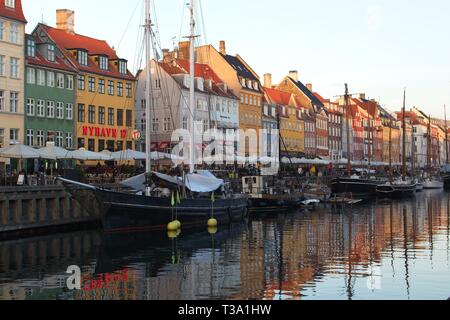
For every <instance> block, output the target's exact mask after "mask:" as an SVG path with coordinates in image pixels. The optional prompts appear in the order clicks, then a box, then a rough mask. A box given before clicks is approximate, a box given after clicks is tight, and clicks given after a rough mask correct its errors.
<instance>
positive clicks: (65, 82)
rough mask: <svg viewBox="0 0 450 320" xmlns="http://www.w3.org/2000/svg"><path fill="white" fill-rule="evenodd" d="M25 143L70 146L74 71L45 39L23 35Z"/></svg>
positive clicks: (73, 124)
mask: <svg viewBox="0 0 450 320" xmlns="http://www.w3.org/2000/svg"><path fill="white" fill-rule="evenodd" d="M25 46H26V53H25V54H26V70H25V75H26V80H25V81H26V84H25V144H26V145H28V146H36V147H43V146H45V145H46V142H54V143H55V145H56V146H58V147H63V148H67V149H73V148H74V146H75V145H74V139H75V121H74V110H75V109H74V108H75V92H76V88H75V80H76V76H77V70H76V68H75V67H73V66H72V65H71V64H70V62H69V61H68V60H67V59H65V58H64V57H63V55H62V54H61V53H60V52H59V51H58V50H56V46H55V44H54V43H52V42H51V41H49V39H48V38H40V37H39V36H38V35H37V34H35V35H27V37H26V45H25Z"/></svg>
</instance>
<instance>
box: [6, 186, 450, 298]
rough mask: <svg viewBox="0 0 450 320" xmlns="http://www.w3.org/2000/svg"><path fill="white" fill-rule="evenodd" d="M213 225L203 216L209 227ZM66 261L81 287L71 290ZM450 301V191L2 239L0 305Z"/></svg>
mask: <svg viewBox="0 0 450 320" xmlns="http://www.w3.org/2000/svg"><path fill="white" fill-rule="evenodd" d="M205 224H206V221H205ZM69 265H79V266H80V267H81V269H82V274H83V275H82V286H83V289H82V290H80V291H75V292H73V291H68V290H67V289H65V282H66V279H67V275H66V274H65V271H66V269H67V267H68V266H69ZM448 297H450V194H448V193H445V192H441V191H437V192H424V193H422V194H419V195H418V196H417V197H416V198H415V199H411V200H404V201H402V200H401V201H393V202H387V201H384V202H383V201H378V202H374V203H371V204H365V205H362V206H359V207H355V208H354V209H353V210H351V209H348V210H346V211H345V212H342V213H337V212H333V211H332V210H330V209H327V208H320V209H318V210H317V211H316V212H306V213H291V214H279V215H269V216H265V217H257V218H253V220H252V221H250V222H248V223H245V224H239V225H233V226H231V227H221V228H220V229H219V231H218V233H217V234H215V235H210V234H209V233H208V232H207V231H206V230H205V231H200V232H198V233H191V234H187V233H182V234H181V235H180V237H179V238H178V239H176V240H170V239H169V238H168V237H167V235H166V234H165V233H133V234H119V235H111V234H104V233H103V232H101V231H85V232H76V233H71V234H62V235H54V236H49V237H41V238H33V239H26V240H21V241H8V242H0V299H6V300H9V299H76V300H106V299H116V300H118V299H121V300H122V299H124V300H125V299H268V300H270V299H275V300H277V299H302V300H308V299H326V300H329V299H333V300H335V299H343V300H345V299H354V300H361V299H438V300H445V299H447V298H448Z"/></svg>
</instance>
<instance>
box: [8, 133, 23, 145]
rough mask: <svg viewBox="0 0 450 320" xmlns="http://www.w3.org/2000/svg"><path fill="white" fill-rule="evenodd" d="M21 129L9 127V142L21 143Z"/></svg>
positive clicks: (11, 143)
mask: <svg viewBox="0 0 450 320" xmlns="http://www.w3.org/2000/svg"><path fill="white" fill-rule="evenodd" d="M19 143H20V141H19V129H9V144H10V145H14V144H19Z"/></svg>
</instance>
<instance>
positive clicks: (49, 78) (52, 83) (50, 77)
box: [47, 71, 55, 87]
mask: <svg viewBox="0 0 450 320" xmlns="http://www.w3.org/2000/svg"><path fill="white" fill-rule="evenodd" d="M47 86H48V87H54V86H55V73H54V72H51V71H47Z"/></svg>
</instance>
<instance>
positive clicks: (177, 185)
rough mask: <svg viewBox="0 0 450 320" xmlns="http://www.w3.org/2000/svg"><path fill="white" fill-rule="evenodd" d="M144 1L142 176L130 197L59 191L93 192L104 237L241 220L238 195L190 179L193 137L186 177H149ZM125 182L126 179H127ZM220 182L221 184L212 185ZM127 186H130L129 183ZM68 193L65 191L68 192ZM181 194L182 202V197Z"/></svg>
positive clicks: (243, 211) (198, 177)
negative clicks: (106, 233) (179, 224)
mask: <svg viewBox="0 0 450 320" xmlns="http://www.w3.org/2000/svg"><path fill="white" fill-rule="evenodd" d="M150 8H151V6H150V0H145V31H146V63H147V65H146V88H148V89H147V90H146V101H147V104H146V106H147V112H146V116H147V131H146V132H147V135H146V144H147V148H146V154H147V163H146V174H144V175H141V176H137V177H134V178H132V179H135V181H133V184H134V185H135V186H137V187H132V190H131V191H130V192H115V191H112V190H107V189H103V188H97V187H94V186H91V185H86V184H81V183H78V182H74V181H70V180H66V179H60V180H61V181H62V182H63V183H64V184H65V185H67V186H72V190H73V192H71V194H72V195H73V196H74V197H75V198H76V195H77V192H76V189H77V188H86V189H90V190H92V191H93V192H94V194H95V196H96V198H97V200H98V201H99V203H100V204H101V207H102V209H103V213H104V218H103V226H104V228H105V229H106V230H107V231H112V232H114V231H118V232H121V231H131V230H141V229H144V230H146V229H149V228H152V229H153V228H155V229H160V228H166V226H167V224H168V223H169V222H171V221H173V220H174V218H175V217H174V213H176V218H177V219H178V220H179V221H181V222H182V223H183V227H185V226H188V227H189V226H194V225H199V224H204V225H205V226H206V224H207V221H208V219H209V218H211V217H212V216H213V217H214V218H215V219H216V220H217V221H218V222H219V223H227V222H230V221H235V220H242V219H243V218H244V217H245V216H246V215H247V209H248V208H247V207H248V199H247V196H245V195H242V194H232V193H227V192H224V191H225V190H224V184H223V181H222V180H219V179H217V178H215V177H214V176H212V174H211V175H209V176H208V175H204V174H201V173H195V172H194V169H195V166H194V163H195V162H194V146H195V141H194V139H195V138H194V135H193V134H192V133H191V148H190V173H189V174H186V175H184V176H183V177H182V178H181V177H172V176H166V175H163V174H160V173H158V172H153V171H152V166H151V148H150V145H151V127H150V126H151V118H150V115H151V114H152V112H151V111H152V110H151V104H152V103H151V102H152V89H151V88H152V85H151V83H152V81H151V43H152V41H151V37H152V34H153V32H152V22H151V15H150ZM194 27H195V21H194V1H191V3H190V31H191V35H190V37H189V38H190V50H191V54H190V66H191V68H190V109H191V112H190V114H191V131H192V132H193V131H194V120H195V119H194V116H193V113H194V112H195V109H196V106H195V98H194V94H195V87H194V85H195V84H194V67H195V61H194V37H195V36H194ZM130 180H131V179H130ZM219 181H222V182H221V183H218V182H219ZM129 183H130V184H131V182H129ZM157 183H158V184H161V185H162V188H164V189H165V190H166V191H168V193H166V194H164V195H161V194H160V193H157V190H158V189H157V188H152V187H151V186H154V185H155V184H157ZM68 190H69V192H70V191H71V188H69V189H68ZM183 191H186V193H187V194H186V196H184V195H185V192H183Z"/></svg>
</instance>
